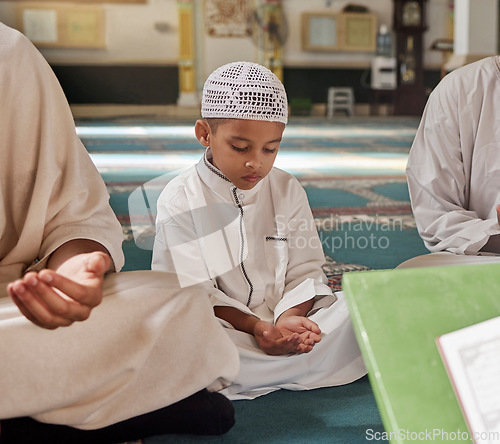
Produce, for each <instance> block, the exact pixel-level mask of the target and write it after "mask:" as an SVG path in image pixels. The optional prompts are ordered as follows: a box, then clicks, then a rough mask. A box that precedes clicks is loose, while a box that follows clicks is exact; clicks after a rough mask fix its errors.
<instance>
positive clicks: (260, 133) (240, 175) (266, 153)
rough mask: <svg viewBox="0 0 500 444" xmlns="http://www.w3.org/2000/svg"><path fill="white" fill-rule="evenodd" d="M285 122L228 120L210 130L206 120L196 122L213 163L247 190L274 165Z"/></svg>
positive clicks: (197, 129)
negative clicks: (214, 130)
mask: <svg viewBox="0 0 500 444" xmlns="http://www.w3.org/2000/svg"><path fill="white" fill-rule="evenodd" d="M284 129H285V125H284V124H282V123H280V122H267V121H259V120H243V119H228V120H227V122H225V123H222V124H220V125H219V126H218V127H217V130H216V132H215V133H214V132H212V131H211V129H210V127H209V125H208V124H207V122H205V121H203V120H198V121H197V122H196V127H195V132H196V137H197V138H198V140H199V141H200V143H201V144H202V145H203V146H210V148H211V150H212V155H213V161H212V162H213V164H214V166H215V167H216V168H218V169H219V170H220V171H221V172H222V173H223V174H224V175H225V176H226V177H227V178H228V179H229V180H230V181H231V182H232V183H233V185H235V186H236V187H238V188H239V189H242V190H250V189H252V188H253V187H254V186H255V185H257V183H259V182H260V181H261V180H262V179H263V178H264V177H266V176H267V174H268V173H269V171H271V168H272V166H273V164H274V160H275V159H276V155H277V154H278V149H279V146H280V142H281V138H282V136H283V131H284Z"/></svg>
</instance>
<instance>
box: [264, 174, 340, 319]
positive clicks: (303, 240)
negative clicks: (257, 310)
mask: <svg viewBox="0 0 500 444" xmlns="http://www.w3.org/2000/svg"><path fill="white" fill-rule="evenodd" d="M289 186H290V190H289V191H288V194H287V195H288V196H289V197H290V200H289V205H288V208H289V209H290V213H289V215H288V221H287V224H286V225H287V228H288V233H287V236H288V242H287V247H288V262H287V267H286V276H285V287H284V290H283V295H282V298H281V300H280V301H279V302H278V303H277V304H276V306H275V307H274V310H273V311H274V320H275V321H276V320H277V319H278V317H279V316H280V315H281V314H283V312H284V311H286V310H288V309H289V308H292V307H294V306H296V305H298V304H301V303H302V302H306V301H308V300H310V299H315V303H314V306H313V310H312V311H317V310H318V309H319V308H321V307H324V306H329V305H331V304H332V303H333V302H335V300H336V298H335V297H334V296H333V294H332V290H331V289H330V287H328V285H327V279H326V276H325V274H324V273H323V270H322V268H321V267H322V265H323V264H324V262H325V256H324V252H323V248H322V245H321V240H320V238H319V235H318V231H317V229H316V226H315V224H314V218H313V215H312V212H311V208H310V206H309V202H308V199H307V195H306V192H305V190H304V189H303V188H302V186H301V185H300V184H299V183H298V181H297V180H296V179H294V178H292V180H291V181H290V182H289ZM270 308H273V307H270Z"/></svg>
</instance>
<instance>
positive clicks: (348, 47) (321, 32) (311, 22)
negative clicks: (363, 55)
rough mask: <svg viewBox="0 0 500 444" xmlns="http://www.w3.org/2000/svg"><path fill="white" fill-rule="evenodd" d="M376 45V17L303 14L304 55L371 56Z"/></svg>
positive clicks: (366, 15) (370, 15)
mask: <svg viewBox="0 0 500 444" xmlns="http://www.w3.org/2000/svg"><path fill="white" fill-rule="evenodd" d="M376 43H377V16H376V15H375V14H371V13H354V12H352V13H325V12H304V13H303V14H302V49H303V50H304V51H320V52H321V51H322V52H335V51H360V52H372V51H375V49H376Z"/></svg>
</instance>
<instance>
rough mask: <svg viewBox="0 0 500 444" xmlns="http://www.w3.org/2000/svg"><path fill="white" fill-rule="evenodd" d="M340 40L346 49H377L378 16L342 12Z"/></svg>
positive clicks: (343, 48)
mask: <svg viewBox="0 0 500 444" xmlns="http://www.w3.org/2000/svg"><path fill="white" fill-rule="evenodd" d="M341 16H342V24H341V27H340V32H341V36H340V40H341V42H342V50H344V51H375V49H376V45H377V17H376V16H375V14H368V13H345V14H342V15H341Z"/></svg>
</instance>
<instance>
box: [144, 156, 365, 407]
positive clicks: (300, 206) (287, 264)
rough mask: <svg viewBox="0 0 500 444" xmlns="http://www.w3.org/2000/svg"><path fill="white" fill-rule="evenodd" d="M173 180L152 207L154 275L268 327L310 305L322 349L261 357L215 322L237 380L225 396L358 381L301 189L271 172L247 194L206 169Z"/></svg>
mask: <svg viewBox="0 0 500 444" xmlns="http://www.w3.org/2000/svg"><path fill="white" fill-rule="evenodd" d="M210 158H211V152H210V149H208V150H207V152H206V153H205V156H204V157H203V158H202V159H201V160H200V162H199V163H198V164H197V165H196V166H193V167H192V168H190V169H189V170H187V171H186V172H184V173H182V174H181V175H179V176H177V177H176V178H175V179H173V180H172V181H171V182H170V183H169V184H168V185H167V186H166V188H165V189H164V191H163V192H162V194H161V195H160V197H159V199H158V215H157V235H156V239H155V247H154V251H153V265H152V268H153V269H154V270H168V271H176V273H177V274H178V276H179V282H180V284H181V286H189V285H192V284H195V283H199V282H209V284H210V283H211V284H210V285H212V286H213V287H215V289H214V290H212V291H211V297H212V303H213V305H214V306H215V305H219V306H220V305H226V306H232V307H236V308H238V309H239V310H241V311H242V312H244V313H247V314H254V315H257V316H258V317H259V318H261V319H264V320H267V321H270V322H274V321H276V319H277V318H278V317H279V316H280V315H281V314H282V313H283V312H284V311H286V310H288V309H289V308H291V307H294V306H296V305H298V304H300V303H302V302H305V301H307V300H310V299H315V303H314V307H313V309H312V310H311V313H309V318H310V319H311V320H313V321H315V322H317V324H318V325H319V327H320V329H321V330H322V332H323V337H322V340H321V342H320V343H319V344H317V345H316V346H315V347H314V349H313V350H312V351H311V352H310V353H307V354H302V355H292V356H269V355H267V354H265V353H264V352H263V351H262V350H260V348H259V347H258V345H257V343H256V341H255V339H254V338H253V336H251V335H249V334H247V333H243V332H240V331H237V330H235V329H234V328H232V326H231V325H230V324H229V323H227V322H225V321H221V322H222V323H223V324H224V325H225V326H226V327H227V331H228V333H229V335H230V336H231V338H232V339H233V341H234V342H235V344H236V345H237V346H238V349H239V351H240V360H241V370H240V374H239V376H238V378H237V379H236V381H235V382H234V384H233V385H231V386H230V387H229V388H228V389H227V390H225V391H224V392H223V393H226V394H228V395H229V396H230V397H231V398H232V399H237V398H240V397H255V396H258V395H259V394H264V393H267V392H269V391H272V390H276V389H278V388H288V389H292V390H301V389H309V388H316V387H323V386H331V385H340V384H345V383H349V382H352V381H354V380H356V379H358V378H360V377H361V376H363V375H364V374H365V373H366V370H365V367H364V364H363V361H362V358H361V355H360V351H359V349H358V346H357V343H356V339H355V337H354V333H353V330H352V325H351V322H350V317H349V313H348V310H347V306H346V303H345V301H344V297H343V294H342V293H341V292H340V293H336V295H333V294H332V291H331V290H330V288H329V287H328V286H327V285H326V277H325V275H324V273H323V271H322V269H321V266H322V264H323V263H324V260H325V259H324V253H323V249H322V246H321V241H320V239H319V236H318V232H317V230H316V227H315V224H314V219H313V217H312V213H311V210H310V207H309V204H308V201H307V197H306V194H305V191H304V189H303V188H302V187H301V186H300V184H299V182H298V181H297V179H295V178H294V177H293V176H291V175H290V174H288V173H286V172H284V171H281V170H279V169H277V168H273V169H272V170H271V172H270V173H269V174H268V175H267V176H266V177H265V178H264V179H263V180H261V181H260V182H259V183H258V184H257V185H256V186H255V187H254V188H252V189H251V190H240V189H237V188H236V187H235V186H234V185H233V184H232V183H231V182H230V181H229V180H228V179H227V178H226V177H225V176H224V175H223V174H222V173H221V172H220V171H219V170H218V169H216V168H215V167H214V166H213V165H212V164H211V163H210Z"/></svg>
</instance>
